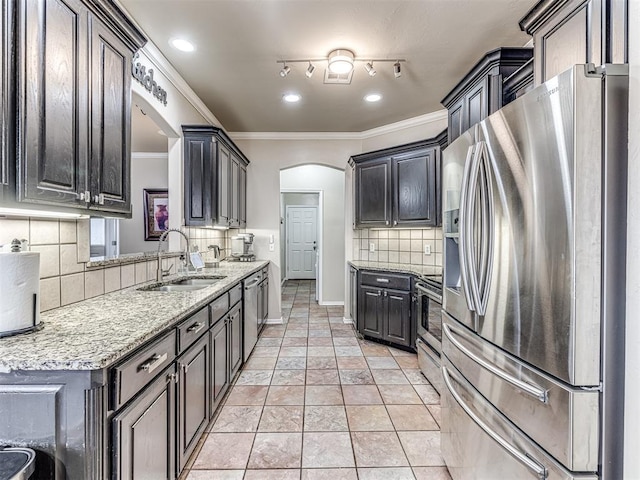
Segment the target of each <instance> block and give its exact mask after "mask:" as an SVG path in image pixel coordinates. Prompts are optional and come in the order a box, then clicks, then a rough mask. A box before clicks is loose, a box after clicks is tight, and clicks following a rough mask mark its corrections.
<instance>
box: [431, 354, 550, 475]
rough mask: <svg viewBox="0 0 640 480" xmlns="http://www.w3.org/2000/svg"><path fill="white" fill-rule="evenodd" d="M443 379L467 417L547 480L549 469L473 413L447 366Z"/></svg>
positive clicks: (444, 368) (513, 455)
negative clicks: (452, 381)
mask: <svg viewBox="0 0 640 480" xmlns="http://www.w3.org/2000/svg"><path fill="white" fill-rule="evenodd" d="M442 377H443V379H444V383H445V385H446V386H447V389H448V390H449V393H451V395H452V396H453V398H454V399H455V401H456V402H458V404H459V405H460V407H461V408H462V409H463V410H464V411H465V413H466V414H467V415H469V417H470V418H471V420H473V421H474V422H475V424H476V425H478V427H480V428H481V429H482V430H483V431H484V433H486V434H487V435H489V436H490V437H491V438H492V439H493V440H495V441H496V443H498V445H500V446H501V447H502V448H503V449H505V450H506V451H507V453H509V454H510V455H511V456H512V457H513V458H515V459H516V460H518V461H519V462H520V463H522V464H523V465H524V466H525V467H527V468H528V469H529V470H531V471H533V473H535V474H536V475H537V477H538V478H539V479H540V480H545V479H546V478H547V469H546V468H545V467H544V465H541V464H540V463H539V462H537V461H535V460H534V459H532V458H531V457H530V456H529V455H527V454H526V453H523V452H521V451H520V450H518V449H517V448H516V447H514V446H513V445H511V444H510V443H509V442H508V441H507V440H505V439H504V438H502V437H501V436H500V435H498V434H497V433H496V432H494V431H493V430H491V428H490V427H489V425H487V424H486V423H485V422H483V421H482V419H480V417H478V416H477V415H476V414H475V413H474V412H473V410H471V408H470V407H469V405H467V404H466V403H465V401H464V400H463V399H462V397H460V394H458V392H456V390H455V388H454V387H453V385H452V384H451V377H450V374H449V370H448V369H447V367H446V366H445V365H442Z"/></svg>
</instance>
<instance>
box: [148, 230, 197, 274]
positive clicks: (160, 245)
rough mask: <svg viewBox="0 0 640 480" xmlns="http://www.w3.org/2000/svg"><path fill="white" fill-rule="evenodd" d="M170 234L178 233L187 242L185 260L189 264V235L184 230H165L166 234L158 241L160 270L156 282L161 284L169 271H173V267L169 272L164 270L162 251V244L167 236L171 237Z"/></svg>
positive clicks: (163, 233) (157, 272)
mask: <svg viewBox="0 0 640 480" xmlns="http://www.w3.org/2000/svg"><path fill="white" fill-rule="evenodd" d="M169 232H177V233H179V234H180V235H182V236H183V237H184V239H185V241H186V242H187V244H186V247H185V259H186V261H187V262H189V237H187V235H186V234H185V233H184V232H183V231H182V230H179V229H177V228H169V229H168V230H165V231H164V232H162V235H160V238H159V239H158V269H157V270H156V280H157V281H158V282H161V281H162V279H163V278H164V276H165V275H168V274H169V271H170V270H171V267H169V268H168V269H167V270H163V268H162V249H161V248H162V242H163V241H164V240H165V239H166V238H167V236H168V235H169Z"/></svg>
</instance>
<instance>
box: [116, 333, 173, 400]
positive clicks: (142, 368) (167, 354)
mask: <svg viewBox="0 0 640 480" xmlns="http://www.w3.org/2000/svg"><path fill="white" fill-rule="evenodd" d="M175 357H176V331H175V330H171V331H170V332H169V333H167V334H166V335H164V336H162V337H161V338H159V339H158V340H155V341H153V342H152V343H151V344H149V345H148V346H146V347H144V348H142V349H141V350H140V351H138V352H137V353H135V354H134V355H133V356H132V357H131V358H129V359H128V360H126V361H125V362H124V363H122V364H121V365H119V366H117V367H114V368H113V370H112V378H113V385H114V389H113V392H114V393H113V403H114V405H113V408H114V410H115V409H118V408H120V406H122V405H124V404H125V403H126V402H127V401H129V400H130V399H131V398H133V397H134V396H135V395H136V394H137V393H138V392H139V391H140V390H141V389H142V387H144V386H145V385H146V384H148V383H149V382H150V381H151V380H153V379H154V378H155V376H156V375H157V374H158V373H160V372H161V371H162V370H163V369H164V368H165V367H167V366H168V365H169V364H171V362H173V360H174V359H175Z"/></svg>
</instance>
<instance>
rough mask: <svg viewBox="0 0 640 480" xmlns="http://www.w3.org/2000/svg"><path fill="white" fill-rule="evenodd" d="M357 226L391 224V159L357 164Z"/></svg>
mask: <svg viewBox="0 0 640 480" xmlns="http://www.w3.org/2000/svg"><path fill="white" fill-rule="evenodd" d="M355 190H356V191H355V195H356V226H358V227H370V226H390V224H391V160H390V159H387V160H381V161H376V162H367V163H366V164H362V165H356V183H355Z"/></svg>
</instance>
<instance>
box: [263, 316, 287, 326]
mask: <svg viewBox="0 0 640 480" xmlns="http://www.w3.org/2000/svg"><path fill="white" fill-rule="evenodd" d="M264 323H265V324H266V325H282V324H283V323H284V322H283V321H282V317H280V318H267V319H266V320H265V322H264Z"/></svg>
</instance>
